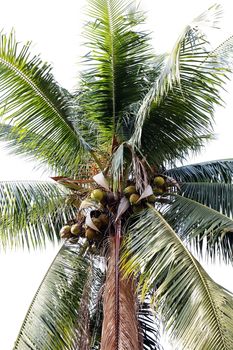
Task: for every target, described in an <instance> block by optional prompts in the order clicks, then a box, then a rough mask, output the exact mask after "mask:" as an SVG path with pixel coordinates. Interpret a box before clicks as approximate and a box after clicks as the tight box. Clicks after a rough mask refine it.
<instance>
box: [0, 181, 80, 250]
mask: <svg viewBox="0 0 233 350" xmlns="http://www.w3.org/2000/svg"><path fill="white" fill-rule="evenodd" d="M68 193H69V192H68V191H67V190H62V189H61V187H60V186H58V185H57V184H54V183H52V182H49V181H40V182H36V181H27V182H26V181H25V182H23V181H21V182H14V181H7V182H0V236H1V245H2V246H3V247H7V246H10V247H13V246H14V247H18V246H21V247H24V246H26V247H28V248H30V247H34V248H35V247H38V246H44V245H45V243H46V240H47V239H49V240H50V241H52V242H54V241H56V240H57V239H58V238H59V237H58V232H59V230H60V228H61V226H62V225H63V224H64V222H66V221H67V220H70V219H71V218H73V217H74V212H73V210H72V208H71V207H68V206H66V205H65V197H66V196H67V194H68Z"/></svg>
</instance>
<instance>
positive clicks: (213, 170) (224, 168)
mask: <svg viewBox="0 0 233 350" xmlns="http://www.w3.org/2000/svg"><path fill="white" fill-rule="evenodd" d="M166 174H167V175H169V176H171V177H173V178H174V179H176V181H178V182H181V183H182V182H220V183H222V182H225V183H232V179H233V159H219V160H213V161H209V162H203V163H197V164H191V165H184V166H181V167H177V168H173V169H169V170H167V171H166Z"/></svg>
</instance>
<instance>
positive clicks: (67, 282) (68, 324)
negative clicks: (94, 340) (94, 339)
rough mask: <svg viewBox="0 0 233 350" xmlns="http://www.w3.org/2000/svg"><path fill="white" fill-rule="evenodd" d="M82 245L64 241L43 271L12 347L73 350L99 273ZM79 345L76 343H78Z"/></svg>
mask: <svg viewBox="0 0 233 350" xmlns="http://www.w3.org/2000/svg"><path fill="white" fill-rule="evenodd" d="M83 253H84V247H82V246H77V245H68V244H67V245H64V246H63V247H62V248H61V250H60V251H59V252H58V254H57V256H56V257H55V259H54V261H53V262H52V264H51V266H50V268H49V270H48V272H47V273H46V275H45V277H44V279H43V281H42V283H41V285H40V287H39V289H38V291H37V293H36V295H35V297H34V299H33V301H32V303H31V305H30V307H29V310H28V313H27V315H26V317H25V320H24V322H23V325H22V327H21V329H20V332H19V335H18V338H17V340H16V342H15V346H14V350H27V349H28V350H29V349H30V350H32V349H40V350H50V349H51V350H56V349H57V350H58V349H59V350H60V349H64V350H65V349H67V350H74V349H77V344H79V341H80V337H82V341H83V342H84V341H87V342H88V341H90V339H89V335H88V333H85V332H84V331H85V329H84V327H85V324H86V321H87V318H88V314H87V313H86V310H84V309H83V308H84V307H85V306H87V308H90V299H91V298H92V296H93V295H95V294H96V293H98V288H99V286H100V285H102V282H101V279H102V274H101V272H100V270H99V268H98V267H97V266H95V263H94V262H93V261H91V259H90V258H88V256H83ZM78 348H80V347H78Z"/></svg>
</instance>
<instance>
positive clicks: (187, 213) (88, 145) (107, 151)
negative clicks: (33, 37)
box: [0, 0, 233, 350]
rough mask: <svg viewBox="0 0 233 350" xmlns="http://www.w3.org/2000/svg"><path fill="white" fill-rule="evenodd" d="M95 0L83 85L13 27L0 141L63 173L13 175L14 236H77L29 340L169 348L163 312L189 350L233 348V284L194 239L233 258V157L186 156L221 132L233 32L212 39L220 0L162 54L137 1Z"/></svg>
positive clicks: (1, 58)
mask: <svg viewBox="0 0 233 350" xmlns="http://www.w3.org/2000/svg"><path fill="white" fill-rule="evenodd" d="M87 4H88V10H87V15H88V21H87V22H86V24H85V26H84V37H85V47H86V48H87V54H86V55H85V56H84V57H83V59H84V60H85V62H84V63H85V64H84V65H83V70H82V73H81V74H80V79H79V84H78V88H77V89H76V90H75V91H72V92H70V91H68V90H66V89H64V88H62V87H61V86H60V85H59V84H58V82H57V81H56V79H55V78H54V76H53V74H52V69H51V65H49V64H48V63H44V62H43V60H42V59H41V57H40V56H38V55H32V54H31V46H30V43H25V44H20V43H18V42H17V40H16V36H15V33H14V32H13V31H12V32H11V33H10V34H9V35H6V34H4V33H3V32H2V33H1V34H0V111H1V116H0V117H1V120H0V140H4V141H6V142H7V147H8V148H9V149H10V150H11V151H12V152H14V153H17V154H23V155H25V156H27V157H29V158H33V159H37V160H39V161H40V162H41V164H42V166H43V164H46V165H47V166H48V167H50V168H51V169H52V171H53V174H54V175H53V177H52V179H53V180H54V181H53V182H50V181H49V182H38V183H37V182H36V183H35V182H4V183H3V182H0V209H1V212H0V237H1V244H2V246H3V247H4V248H6V247H8V246H10V247H14V246H26V247H28V248H31V247H33V248H34V247H37V246H42V245H43V244H45V242H46V239H47V238H49V239H50V240H52V241H56V240H60V239H63V240H64V244H63V246H62V248H61V250H60V251H59V252H58V255H57V257H56V258H55V260H54V262H53V263H52V265H51V267H50V268H49V270H48V272H47V274H46V276H45V278H44V280H43V281H42V284H41V285H40V287H39V289H38V292H37V293H36V295H35V298H34V299H33V301H32V304H31V306H30V308H29V311H28V313H27V315H26V318H25V320H24V322H23V325H22V328H21V330H20V332H19V336H18V338H17V341H16V343H15V349H19V350H20V349H23V350H24V348H25V346H27V348H32V349H33V348H40V349H42V350H43V349H46V350H56V349H61V348H62V349H64V350H65V349H67V350H68V349H75V348H81V347H83V349H84V348H85V350H86V349H91V348H92V349H98V348H99V347H100V343H101V349H102V350H110V349H118V350H120V349H123V348H124V349H125V348H127V347H128V346H129V347H128V348H130V346H131V348H132V347H133V348H138V349H139V348H144V349H150V348H151V347H152V348H156V349H157V348H158V349H159V347H160V346H159V336H158V328H159V327H158V320H157V319H158V317H160V318H161V320H162V321H163V323H164V325H165V329H166V331H167V333H168V334H169V335H170V338H171V339H172V341H173V342H174V344H176V343H179V344H181V346H182V348H184V349H194V348H195V350H202V349H203V348H206V349H227V350H230V349H231V348H232V339H233V333H232V332H233V331H232V329H233V327H232V326H233V324H232V319H233V317H232V315H233V304H232V295H231V293H229V292H228V291H226V290H225V289H224V288H221V287H220V286H218V285H217V284H216V283H215V282H214V281H213V280H212V279H211V278H210V276H208V274H207V273H206V272H205V270H204V269H203V268H202V266H201V264H200V263H199V262H198V260H197V259H196V258H195V257H194V255H193V251H194V252H196V253H197V256H198V255H201V254H203V252H205V251H206V252H207V254H208V256H209V257H210V258H211V259H212V260H214V261H216V260H217V259H218V258H220V259H223V260H225V261H226V262H228V263H232V253H233V250H232V243H233V240H232V232H233V220H232V214H233V202H232V198H233V197H232V196H231V192H232V191H233V188H232V174H233V160H232V159H229V160H219V161H212V162H204V163H202V164H196V165H195V164H194V165H186V166H181V167H177V166H176V164H177V162H182V161H183V160H184V159H186V158H187V157H188V156H189V155H190V153H192V152H198V151H200V150H201V148H202V146H203V145H204V144H205V142H206V141H208V140H211V139H212V137H213V123H214V111H215V107H216V106H218V105H222V104H223V101H222V99H221V90H222V89H223V88H224V86H225V82H226V81H227V79H228V77H229V75H230V73H231V65H232V60H231V55H232V49H233V47H232V46H233V38H232V37H230V38H229V39H227V40H226V41H225V42H223V43H222V44H221V45H220V46H218V47H217V48H216V49H212V48H211V46H210V43H209V42H208V40H207V37H206V35H205V34H204V32H203V25H207V26H216V23H217V21H218V18H219V15H220V12H221V10H220V7H219V6H218V5H214V6H212V7H211V8H210V9H209V10H207V11H206V12H205V13H203V14H201V15H200V16H198V17H197V18H195V19H194V21H193V22H191V23H190V24H189V25H187V26H186V27H185V28H184V30H183V32H182V33H181V34H180V36H179V37H178V39H177V41H176V43H175V45H174V47H173V49H172V50H171V52H170V53H169V54H163V55H161V54H159V55H158V54H155V53H154V50H153V48H152V45H151V40H150V33H149V32H148V31H146V30H145V29H144V22H145V14H144V13H143V12H142V11H141V10H140V9H139V7H137V6H136V5H135V3H134V2H132V1H128V0H127V1H125V0H124V1H123V0H101V1H100V0H88V1H87ZM59 230H60V233H59ZM103 285H105V286H104V287H103ZM103 290H104V291H103ZM149 301H150V302H151V304H150V306H149V305H148V302H149ZM152 311H156V312H157V315H156V317H155V318H154V317H153V313H152ZM190 319H191V321H192V322H191V324H190V327H187V325H188V323H189V321H190ZM77 320H78V321H79V322H77ZM101 329H102V335H101ZM201 332H202V333H203V337H200V333H201ZM150 334H153V336H150ZM100 339H101V340H100ZM125 344H131V345H127V346H126V345H125ZM132 344H133V345H132Z"/></svg>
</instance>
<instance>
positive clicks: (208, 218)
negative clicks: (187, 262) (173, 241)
mask: <svg viewBox="0 0 233 350" xmlns="http://www.w3.org/2000/svg"><path fill="white" fill-rule="evenodd" d="M169 197H170V199H171V202H170V204H168V205H165V206H164V208H163V209H162V210H161V211H162V213H163V216H164V217H165V219H166V220H167V222H168V223H169V225H170V226H171V227H172V228H173V229H174V230H175V231H176V232H177V233H178V234H179V235H180V237H181V238H182V239H183V240H184V241H185V242H186V243H187V244H190V242H192V243H193V244H194V245H195V248H196V250H197V252H200V253H202V249H203V246H204V247H205V249H206V252H207V253H208V254H209V256H210V257H212V258H213V259H216V258H217V257H221V258H223V259H224V260H225V261H227V262H229V261H230V262H231V263H232V261H233V260H232V259H233V249H232V247H233V245H232V244H233V237H232V232H233V220H232V219H230V218H228V217H227V216H225V215H223V214H221V213H219V212H218V211H216V210H214V209H211V208H210V207H207V206H205V205H203V204H201V203H198V202H196V201H195V200H192V199H189V198H185V197H182V196H180V195H177V194H176V195H171V196H169Z"/></svg>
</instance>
